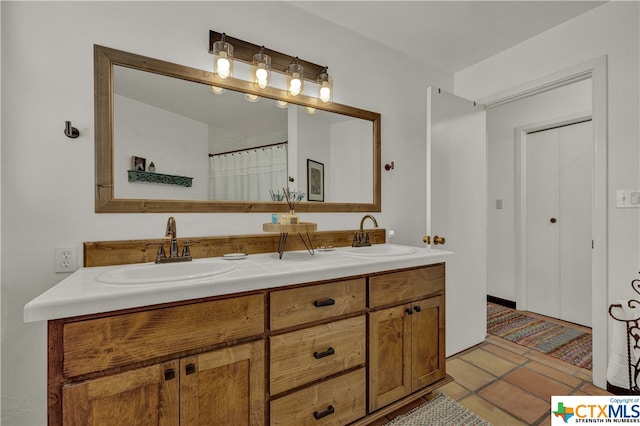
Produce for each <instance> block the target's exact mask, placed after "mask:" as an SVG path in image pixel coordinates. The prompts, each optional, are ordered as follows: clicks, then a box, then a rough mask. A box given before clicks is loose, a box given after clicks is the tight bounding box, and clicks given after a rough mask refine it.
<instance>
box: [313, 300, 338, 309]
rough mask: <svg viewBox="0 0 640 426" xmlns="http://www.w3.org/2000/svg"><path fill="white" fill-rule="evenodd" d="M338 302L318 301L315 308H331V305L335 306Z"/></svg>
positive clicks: (315, 302) (314, 303)
mask: <svg viewBox="0 0 640 426" xmlns="http://www.w3.org/2000/svg"><path fill="white" fill-rule="evenodd" d="M335 304H336V301H335V300H333V299H327V300H316V301H314V302H313V306H315V307H316V308H321V307H323V306H331V305H335Z"/></svg>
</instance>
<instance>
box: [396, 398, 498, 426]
mask: <svg viewBox="0 0 640 426" xmlns="http://www.w3.org/2000/svg"><path fill="white" fill-rule="evenodd" d="M387 425H393V426H462V425H464V426H467V425H468V426H475V425H478V426H480V425H482V426H487V425H488V426H491V423H489V422H488V421H486V420H485V419H483V418H482V417H480V416H478V415H477V414H476V413H474V412H473V411H471V410H469V409H467V408H466V407H463V406H462V405H460V404H458V403H457V402H456V401H455V400H454V399H452V398H451V397H449V396H448V395H445V394H444V393H438V394H436V396H434V397H433V399H431V400H430V401H428V402H425V403H424V404H422V405H421V406H419V407H417V408H414V409H413V410H411V411H408V412H406V413H405V414H402V415H400V416H398V417H396V418H395V419H393V420H391V421H390V422H389V423H387Z"/></svg>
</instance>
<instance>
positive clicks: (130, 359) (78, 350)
mask: <svg viewBox="0 0 640 426" xmlns="http://www.w3.org/2000/svg"><path fill="white" fill-rule="evenodd" d="M264 329H265V327H264V296H263V295H262V294H256V295H251V296H242V297H236V298H232V299H223V300H215V301H210V302H202V303H195V304H192V305H185V306H175V307H169V308H161V309H152V310H148V311H142V312H135V313H130V314H123V315H114V316H112V317H106V318H96V319H89V320H86V321H79V322H71V323H67V324H65V325H64V329H63V353H64V358H63V359H64V365H63V371H64V375H65V377H74V376H79V375H81V374H87V373H91V372H95V371H102V370H106V369H109V368H113V367H118V366H123V365H127V364H131V363H135V362H140V361H145V360H148V359H152V358H159V357H162V356H166V355H171V354H177V353H180V352H183V351H189V350H194V349H197V348H203V347H207V346H211V345H215V344H218V343H223V342H226V341H231V340H235V339H241V338H245V337H250V336H254V335H256V336H257V335H261V334H263V333H264Z"/></svg>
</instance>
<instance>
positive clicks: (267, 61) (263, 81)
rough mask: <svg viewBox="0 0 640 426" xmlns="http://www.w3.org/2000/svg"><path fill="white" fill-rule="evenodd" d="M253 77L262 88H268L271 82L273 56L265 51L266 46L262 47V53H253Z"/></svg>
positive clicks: (255, 82)
mask: <svg viewBox="0 0 640 426" xmlns="http://www.w3.org/2000/svg"><path fill="white" fill-rule="evenodd" d="M251 77H252V78H253V83H254V84H255V85H256V86H258V88H259V89H261V90H265V89H267V88H268V87H269V85H270V84H271V56H269V55H267V54H266V53H264V46H261V47H260V53H256V54H255V55H253V64H252V66H251Z"/></svg>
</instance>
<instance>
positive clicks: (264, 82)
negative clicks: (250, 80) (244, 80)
mask: <svg viewBox="0 0 640 426" xmlns="http://www.w3.org/2000/svg"><path fill="white" fill-rule="evenodd" d="M256 84H257V85H258V87H259V88H261V89H266V88H267V86H268V85H269V73H268V72H267V70H266V69H264V68H258V69H257V70H256Z"/></svg>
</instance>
